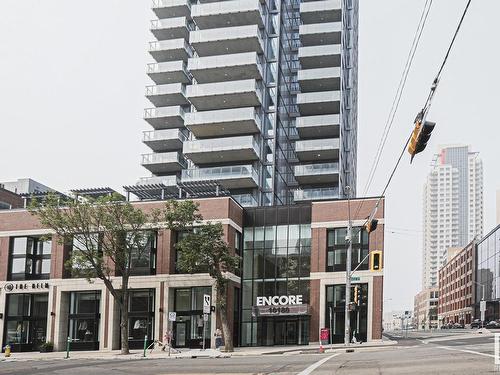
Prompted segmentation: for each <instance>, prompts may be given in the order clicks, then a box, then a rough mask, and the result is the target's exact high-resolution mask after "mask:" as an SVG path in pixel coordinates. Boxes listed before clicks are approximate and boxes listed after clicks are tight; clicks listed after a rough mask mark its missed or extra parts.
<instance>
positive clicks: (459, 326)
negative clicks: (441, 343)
mask: <svg viewBox="0 0 500 375" xmlns="http://www.w3.org/2000/svg"><path fill="white" fill-rule="evenodd" d="M452 328H453V329H460V328H465V326H464V325H463V324H462V323H453V325H452Z"/></svg>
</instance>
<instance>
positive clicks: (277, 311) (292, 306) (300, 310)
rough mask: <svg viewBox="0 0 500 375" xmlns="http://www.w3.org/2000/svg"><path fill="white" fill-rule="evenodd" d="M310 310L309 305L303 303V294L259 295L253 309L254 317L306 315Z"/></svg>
mask: <svg viewBox="0 0 500 375" xmlns="http://www.w3.org/2000/svg"><path fill="white" fill-rule="evenodd" d="M308 312H309V306H308V305H305V304H303V303H302V295H296V296H269V297H257V301H256V305H255V306H253V309H252V315H253V316H254V317H259V316H276V315H278V316H279V315H306V314H307V313H308Z"/></svg>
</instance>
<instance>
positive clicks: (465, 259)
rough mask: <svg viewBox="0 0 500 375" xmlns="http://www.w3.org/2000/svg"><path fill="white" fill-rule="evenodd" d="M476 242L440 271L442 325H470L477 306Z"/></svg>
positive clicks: (440, 313) (461, 251)
mask: <svg viewBox="0 0 500 375" xmlns="http://www.w3.org/2000/svg"><path fill="white" fill-rule="evenodd" d="M475 246H476V242H475V241H472V242H471V243H469V244H468V245H467V246H466V247H464V248H463V249H462V250H460V251H459V252H458V253H456V254H455V255H454V256H453V257H449V259H448V260H447V262H446V263H445V264H444V265H443V267H441V268H440V269H439V278H438V280H439V305H438V315H439V320H440V322H441V323H449V322H451V323H461V324H470V323H471V321H472V319H473V316H474V304H475V302H476V301H475V287H474V281H475V261H476V256H475V254H476V251H475Z"/></svg>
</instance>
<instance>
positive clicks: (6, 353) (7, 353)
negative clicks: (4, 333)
mask: <svg viewBox="0 0 500 375" xmlns="http://www.w3.org/2000/svg"><path fill="white" fill-rule="evenodd" d="M4 349H5V356H6V357H10V345H9V344H7V345H5V348H4Z"/></svg>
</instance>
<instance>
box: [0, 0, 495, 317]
mask: <svg viewBox="0 0 500 375" xmlns="http://www.w3.org/2000/svg"><path fill="white" fill-rule="evenodd" d="M424 2H425V1H424V0H384V1H374V0H360V20H359V24H360V30H359V33H360V35H359V125H358V129H359V130H358V137H359V144H358V192H359V193H361V192H362V191H363V189H364V186H365V183H366V180H367V175H368V172H369V169H370V166H371V162H372V160H373V158H374V156H375V152H376V148H377V145H378V141H379V139H380V136H381V133H382V130H383V128H384V125H385V121H386V118H387V115H388V112H389V109H390V106H391V103H392V99H393V96H394V94H395V91H396V88H397V85H398V82H399V79H400V76H401V72H402V70H403V66H404V63H405V60H406V56H407V53H408V50H409V48H410V45H411V42H412V39H413V34H414V32H415V29H416V26H417V23H418V19H419V17H420V13H421V10H422V7H423V5H424ZM465 2H466V1H465V0H460V1H459V0H437V1H434V4H433V6H432V9H431V11H430V14H429V19H428V22H427V26H426V29H425V31H424V34H423V35H422V39H421V44H420V47H419V49H418V51H417V54H416V58H415V61H414V63H413V66H412V70H411V72H410V75H409V79H408V82H407V86H406V91H405V93H404V95H403V98H402V101H401V105H400V108H399V112H398V115H397V117H396V120H395V122H394V125H393V128H392V130H391V133H390V135H389V138H388V141H387V144H386V147H385V150H384V153H383V156H382V160H381V163H380V165H379V167H378V170H377V174H376V177H375V179H374V182H373V184H372V186H371V188H370V190H369V192H368V195H371V196H373V195H377V194H380V193H381V191H382V188H383V185H384V184H385V182H386V181H387V178H388V175H389V172H390V170H391V169H392V167H393V165H394V163H395V160H396V157H397V156H398V155H399V152H400V150H401V148H402V145H403V144H404V142H405V140H406V138H407V137H408V135H409V133H410V132H411V130H412V126H413V124H412V122H413V119H414V118H415V115H416V114H417V112H418V110H419V109H420V107H421V106H422V105H423V102H424V101H425V98H426V96H427V94H428V90H429V87H430V84H431V82H432V79H433V77H434V75H435V74H436V72H437V69H438V67H439V64H440V63H441V61H442V58H443V56H444V53H445V50H446V48H447V46H448V43H449V41H450V39H451V37H452V34H453V31H454V29H455V27H456V25H457V22H458V20H459V18H460V16H461V13H462V11H463V7H464V5H465ZM498 14H500V1H498V0H480V1H479V0H476V1H473V2H472V5H471V8H470V10H469V13H468V15H467V18H466V20H465V22H464V25H463V27H462V30H461V33H460V35H459V37H458V39H457V42H456V45H455V48H454V50H453V52H452V55H451V56H450V59H449V61H448V65H447V66H446V68H445V71H444V74H443V76H442V81H441V83H440V86H439V89H438V92H437V94H436V97H435V100H434V103H433V107H432V110H431V113H430V116H429V120H433V121H436V122H437V127H436V129H435V130H434V133H433V135H432V138H431V141H430V143H429V145H428V147H427V149H426V150H425V152H424V153H422V154H420V155H418V156H417V158H416V159H415V161H414V163H413V164H412V165H411V166H410V165H409V160H408V158H407V157H405V160H404V162H403V163H402V164H401V167H400V169H399V170H398V172H397V174H396V176H395V178H394V180H393V183H392V185H391V187H390V188H389V190H388V192H387V201H386V230H387V231H386V242H385V250H386V255H385V275H386V278H385V295H384V302H385V303H384V304H385V308H386V309H399V308H407V309H408V308H412V307H413V296H414V294H415V293H416V292H417V291H418V290H420V287H421V259H422V232H421V231H422V185H423V183H424V182H425V177H426V174H427V172H428V171H429V165H430V162H431V160H432V156H433V154H434V153H435V152H436V150H437V146H438V145H439V144H447V143H466V144H470V145H471V146H472V150H474V151H479V152H480V157H481V158H482V159H483V162H484V192H485V195H484V198H485V231H486V232H488V231H489V230H490V229H491V228H493V226H494V225H495V223H496V221H495V190H496V189H497V188H500V174H499V173H497V172H496V167H497V164H498V158H499V156H500V152H499V146H498V145H497V141H498V140H499V139H500V130H499V128H498V124H497V122H498V121H497V118H498V115H497V111H498V107H499V105H500V104H499V103H500V95H499V93H498V87H500V78H499V77H500V73H499V69H500V53H499V51H498V36H499V35H500V23H498V22H497V21H498V20H497V18H498ZM0 15H1V21H0V181H2V180H3V181H5V180H11V179H17V178H22V177H31V178H34V179H36V180H39V181H40V182H42V183H45V184H46V185H49V186H51V187H53V188H56V189H58V190H61V191H67V190H69V189H72V188H82V187H97V186H111V187H114V188H116V189H120V188H121V186H123V185H127V184H133V183H135V182H136V180H137V179H138V177H141V176H146V175H147V173H146V170H145V169H143V168H142V167H141V166H140V164H139V163H140V154H141V153H144V152H147V148H146V147H145V146H143V145H142V143H141V132H142V131H143V130H148V126H147V124H145V123H144V121H143V120H142V112H143V108H145V106H149V105H148V104H147V102H146V100H145V99H144V86H145V85H146V84H149V82H148V79H147V76H146V74H145V66H146V64H147V63H148V62H150V61H151V60H150V58H149V56H148V54H147V52H146V51H147V42H148V41H150V40H152V35H151V34H150V32H149V30H148V25H149V20H150V19H152V18H153V13H152V12H151V10H150V1H138V0H86V1H84V2H74V1H67V0H58V1H56V0H43V1H41V0H37V1H35V0H23V1H19V0H2V1H0ZM495 46H496V47H495ZM392 232H394V233H392Z"/></svg>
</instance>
